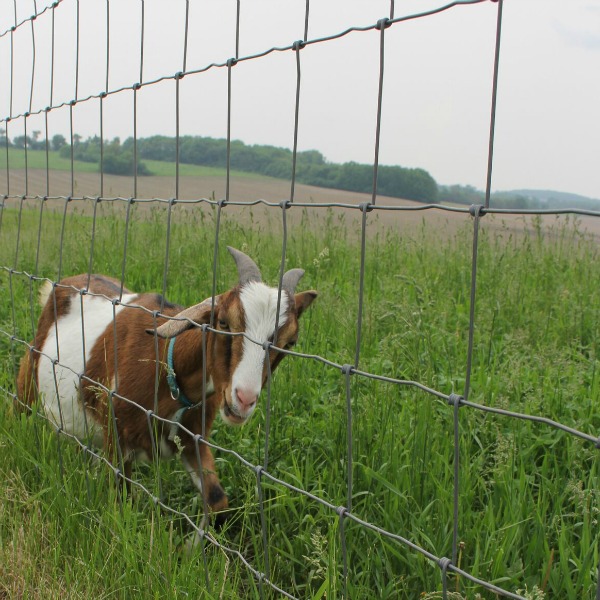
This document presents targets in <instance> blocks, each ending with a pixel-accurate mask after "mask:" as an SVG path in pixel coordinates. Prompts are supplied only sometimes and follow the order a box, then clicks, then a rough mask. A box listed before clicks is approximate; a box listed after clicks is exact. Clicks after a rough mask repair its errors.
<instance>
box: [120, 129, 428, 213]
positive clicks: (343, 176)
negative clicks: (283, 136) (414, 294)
mask: <svg viewBox="0 0 600 600" xmlns="http://www.w3.org/2000/svg"><path fill="white" fill-rule="evenodd" d="M129 142H130V140H127V141H126V142H125V143H124V146H125V145H126V144H127V143H129ZM137 148H138V155H139V156H140V158H142V159H144V158H145V159H152V160H163V161H169V162H172V161H174V160H175V159H176V152H177V149H176V141H175V139H174V138H171V137H165V136H153V137H149V138H142V139H139V140H138V146H137ZM230 158H231V168H232V169H235V170H238V171H246V172H249V173H260V174H261V175H267V176H269V177H277V178H280V179H289V178H291V176H292V161H293V155H292V151H291V150H288V149H287V148H276V147H274V146H259V145H254V146H253V145H248V144H245V143H244V142H240V141H237V140H234V141H232V142H231V145H230ZM179 160H180V161H181V162H182V163H189V164H193V165H205V166H211V167H226V165H227V142H226V141H225V140H222V139H214V138H208V137H198V136H183V137H181V138H180V139H179ZM296 180H297V181H298V182H300V183H305V184H307V185H315V186H318V187H327V188H335V189H338V190H347V191H352V192H367V193H368V192H371V191H372V189H373V165H364V164H359V163H355V162H348V163H344V164H336V163H330V162H328V161H326V160H325V157H324V156H323V155H322V154H321V153H320V152H318V151H317V150H307V151H304V152H298V153H297V156H296ZM377 189H378V193H380V194H382V195H384V196H392V197H396V198H408V199H410V200H417V201H419V202H437V184H436V182H435V180H434V179H433V177H431V175H430V174H429V173H427V171H425V170H423V169H407V168H404V167H397V166H394V167H389V166H380V167H379V169H378V177H377Z"/></svg>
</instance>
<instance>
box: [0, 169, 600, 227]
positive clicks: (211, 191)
mask: <svg viewBox="0 0 600 600" xmlns="http://www.w3.org/2000/svg"><path fill="white" fill-rule="evenodd" d="M8 183H9V184H10V186H9V185H8ZM134 186H135V183H134V180H133V178H132V177H120V176H113V175H106V176H105V177H104V182H103V190H102V192H103V197H105V198H125V199H126V198H130V197H134V196H135V197H136V198H140V199H144V200H150V199H169V198H173V197H174V196H175V195H176V192H177V190H176V183H175V178H174V177H158V176H151V177H138V179H137V191H136V190H135V187H134ZM48 191H49V194H47V192H48ZM0 192H1V193H7V192H8V193H9V194H10V195H27V196H45V195H49V196H51V197H57V196H58V197H67V196H73V197H79V198H81V197H91V198H93V197H96V196H98V195H100V193H101V181H100V175H99V174H95V173H79V172H76V173H75V177H74V180H73V181H72V180H71V173H70V172H69V171H50V172H49V173H48V174H47V173H46V171H45V170H43V169H29V171H28V176H27V181H26V178H25V171H24V170H23V169H18V170H12V171H11V172H10V180H9V182H7V176H6V172H0ZM177 195H178V197H179V198H180V199H182V200H195V199H201V198H205V199H211V200H220V199H223V198H225V195H226V178H225V177H224V176H223V177H215V176H207V177H180V179H179V190H178V194H177ZM289 197H290V183H289V182H287V181H284V180H279V179H273V178H256V177H234V178H232V179H231V181H230V190H229V199H230V201H231V202H257V204H256V205H254V206H235V205H228V206H226V207H224V208H223V209H222V215H221V218H222V219H231V220H233V221H235V222H237V223H239V224H240V225H242V226H246V225H250V226H253V227H262V228H274V227H276V228H281V227H282V219H283V217H282V212H283V211H282V209H281V208H279V207H277V206H275V207H273V206H267V205H266V204H264V203H263V202H268V203H279V202H281V201H283V200H287V199H289ZM294 201H295V202H296V203H299V204H305V203H307V204H321V205H330V204H336V205H337V204H343V205H346V206H344V207H341V206H334V207H332V208H328V207H326V206H323V207H318V208H317V207H315V208H310V207H308V208H304V207H301V206H297V205H295V206H293V207H292V208H291V209H290V210H288V211H286V221H287V225H288V226H289V227H290V228H294V226H296V225H298V223H300V219H301V217H302V213H303V212H306V213H307V215H308V219H309V221H308V222H309V223H310V227H311V228H312V229H313V231H319V230H322V231H323V233H324V234H325V233H326V224H327V219H328V218H329V219H333V221H334V222H336V221H337V220H343V221H344V222H345V224H346V225H347V226H348V230H349V231H353V232H356V234H357V235H359V234H360V230H361V224H362V218H363V216H362V211H361V210H360V208H359V206H360V205H361V204H364V203H368V202H371V195H370V194H361V193H356V192H346V191H342V190H333V189H326V188H319V187H315V186H310V185H304V184H297V185H296V188H295V197H294ZM12 202H14V201H12ZM64 204H65V202H64V200H60V199H56V200H49V201H48V206H49V207H53V208H55V209H57V210H63V209H64ZM117 204H121V205H124V204H126V202H124V201H122V202H120V203H119V202H118V203H117ZM376 204H377V206H379V207H403V208H405V210H383V209H376V210H374V211H372V212H370V213H369V214H368V216H367V231H368V233H369V234H370V235H371V234H377V233H383V232H384V231H386V230H389V229H393V230H396V231H398V232H400V233H401V234H403V235H413V234H414V233H415V232H416V231H418V230H419V229H420V228H421V226H422V224H423V223H425V222H426V223H427V231H429V232H433V233H434V234H435V235H441V236H446V237H449V236H452V235H454V234H455V233H456V232H457V230H458V229H460V228H463V227H464V226H465V225H466V224H468V223H470V222H471V219H472V217H471V216H470V215H469V214H467V213H465V212H451V211H449V210H444V209H443V208H441V207H440V208H432V209H426V210H424V209H423V205H422V204H420V203H418V202H413V201H410V200H401V199H398V198H390V197H386V196H378V197H377V200H376ZM93 205H94V202H93V200H87V201H77V209H78V210H80V211H81V212H83V213H84V214H86V213H91V212H92V210H93ZM157 207H162V209H163V210H166V204H165V203H161V202H159V201H158V200H156V201H154V202H136V203H135V210H136V214H137V215H140V214H143V212H144V211H149V210H151V209H152V208H154V209H156V208H157ZM463 208H464V207H463ZM189 210H191V211H209V212H211V211H214V208H213V207H211V206H210V205H209V204H208V203H206V202H202V203H198V204H193V205H191V206H190V205H187V206H185V207H184V205H183V204H179V205H177V207H176V210H175V211H174V213H173V214H174V217H175V218H178V217H181V218H185V215H186V212H187V211H189ZM567 220H569V221H570V222H573V221H574V220H577V222H578V224H579V228H580V229H581V230H582V231H586V232H587V233H588V234H591V235H593V236H595V237H600V219H598V218H595V217H587V216H582V217H573V216H554V215H545V216H542V217H539V218H537V217H524V216H520V215H510V214H502V215H486V216H485V217H483V218H482V221H481V225H482V228H487V229H489V231H490V233H492V234H494V235H496V234H498V235H502V236H506V237H509V236H511V235H517V236H518V235H520V234H522V233H523V232H525V231H527V230H530V231H531V230H533V229H536V228H538V226H539V227H542V228H543V229H545V230H550V231H552V229H553V226H560V225H561V224H562V223H564V222H566V221H567Z"/></svg>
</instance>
